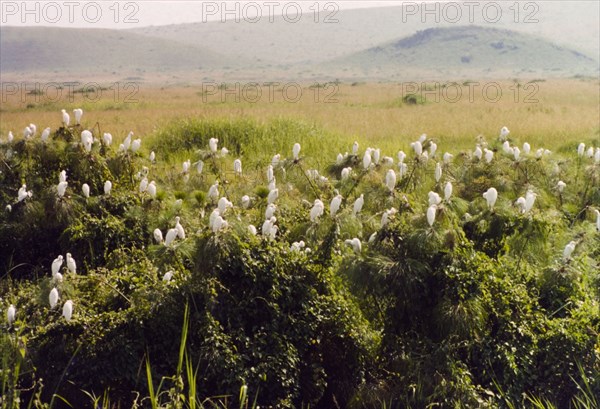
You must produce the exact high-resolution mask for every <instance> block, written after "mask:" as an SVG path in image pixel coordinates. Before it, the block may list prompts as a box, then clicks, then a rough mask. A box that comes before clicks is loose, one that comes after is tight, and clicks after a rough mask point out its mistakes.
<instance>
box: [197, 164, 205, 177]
mask: <svg viewBox="0 0 600 409" xmlns="http://www.w3.org/2000/svg"><path fill="white" fill-rule="evenodd" d="M203 170H204V162H202V161H201V160H199V161H198V162H196V172H198V174H199V175H201V174H202V171H203Z"/></svg>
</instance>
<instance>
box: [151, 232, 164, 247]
mask: <svg viewBox="0 0 600 409" xmlns="http://www.w3.org/2000/svg"><path fill="white" fill-rule="evenodd" d="M153 235H154V240H155V241H156V242H157V243H158V244H160V243H162V242H163V234H162V231H160V229H154V232H153Z"/></svg>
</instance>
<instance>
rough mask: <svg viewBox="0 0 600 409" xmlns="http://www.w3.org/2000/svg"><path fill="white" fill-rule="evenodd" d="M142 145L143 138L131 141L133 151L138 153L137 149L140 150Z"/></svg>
mask: <svg viewBox="0 0 600 409" xmlns="http://www.w3.org/2000/svg"><path fill="white" fill-rule="evenodd" d="M141 146H142V140H141V139H139V138H138V139H136V140H134V141H133V142H131V152H133V153H136V152H137V151H139V150H140V147H141Z"/></svg>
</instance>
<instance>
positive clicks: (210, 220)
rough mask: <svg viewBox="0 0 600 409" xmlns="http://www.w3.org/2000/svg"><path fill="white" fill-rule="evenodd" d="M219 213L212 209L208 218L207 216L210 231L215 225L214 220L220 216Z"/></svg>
mask: <svg viewBox="0 0 600 409" xmlns="http://www.w3.org/2000/svg"><path fill="white" fill-rule="evenodd" d="M220 215H221V212H220V211H219V209H214V210H213V211H212V212H211V214H210V216H208V227H209V228H210V229H211V230H212V228H213V226H214V224H215V220H216V219H217V216H220Z"/></svg>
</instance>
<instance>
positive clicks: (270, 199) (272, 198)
mask: <svg viewBox="0 0 600 409" xmlns="http://www.w3.org/2000/svg"><path fill="white" fill-rule="evenodd" d="M278 197H279V189H273V190H271V191H270V192H269V195H268V196H267V203H268V204H271V203H275V201H276V200H277V198H278Z"/></svg>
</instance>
